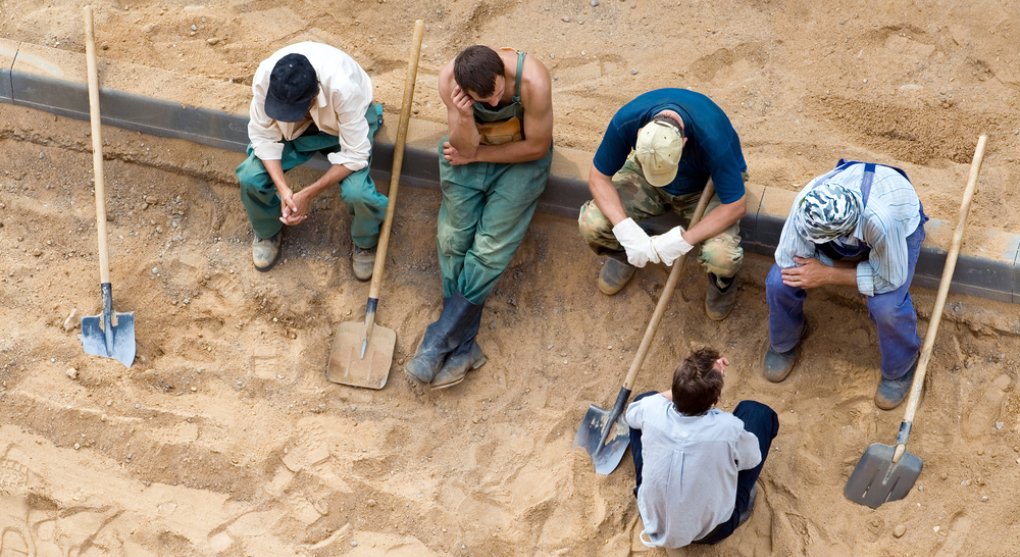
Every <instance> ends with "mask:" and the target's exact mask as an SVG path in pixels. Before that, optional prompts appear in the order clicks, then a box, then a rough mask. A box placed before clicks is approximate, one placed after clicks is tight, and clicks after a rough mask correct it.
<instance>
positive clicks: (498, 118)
mask: <svg viewBox="0 0 1020 557" xmlns="http://www.w3.org/2000/svg"><path fill="white" fill-rule="evenodd" d="M525 56H527V54H525V53H524V52H522V51H520V50H518V51H517V76H516V77H515V78H514V96H513V98H512V99H511V100H510V104H508V105H506V106H498V107H496V108H493V107H491V106H489V105H487V104H485V103H480V102H476V103H475V105H474V113H475V121H476V122H482V123H487V122H505V121H507V120H510V119H511V118H517V119H518V120H519V121H520V123H521V138H522V139H523V138H524V105H522V104H521V74H522V73H524V72H523V70H524V57H525Z"/></svg>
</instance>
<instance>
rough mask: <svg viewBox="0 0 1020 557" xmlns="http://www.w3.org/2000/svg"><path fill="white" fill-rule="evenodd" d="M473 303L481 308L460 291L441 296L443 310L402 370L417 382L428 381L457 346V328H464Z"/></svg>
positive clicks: (426, 330) (458, 338)
mask: <svg viewBox="0 0 1020 557" xmlns="http://www.w3.org/2000/svg"><path fill="white" fill-rule="evenodd" d="M474 307H478V308H481V306H475V305H474V304H472V303H471V302H469V301H468V299H467V298H465V297H464V296H461V295H460V294H454V295H453V296H451V297H449V298H445V299H443V312H442V313H441V314H439V319H437V320H436V321H435V322H434V323H432V324H431V325H429V326H428V328H427V329H425V335H424V336H423V337H422V339H421V344H419V345H418V351H417V352H416V353H415V355H414V357H413V358H411V360H410V361H408V362H407V363H406V364H404V373H406V374H407V375H408V377H410V378H412V379H414V380H415V381H418V382H419V383H431V382H432V380H433V379H434V378H435V377H436V374H437V373H439V370H440V369H441V368H442V367H443V364H444V363H445V362H446V357H447V356H448V355H449V354H450V353H451V352H453V351H454V350H455V349H456V348H457V347H458V346H460V343H461V340H462V337H459V336H458V335H457V332H458V331H461V330H463V329H464V327H465V318H467V317H470V315H469V312H470V311H471V310H472V309H473V308H474ZM479 311H480V310H479ZM475 331H476V332H477V329H475Z"/></svg>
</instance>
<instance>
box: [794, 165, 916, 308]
mask: <svg viewBox="0 0 1020 557" xmlns="http://www.w3.org/2000/svg"><path fill="white" fill-rule="evenodd" d="M822 177H823V176H819V177H816V178H814V179H813V180H811V182H810V183H808V185H807V187H805V188H804V189H803V190H802V191H801V192H800V194H798V195H797V198H796V199H795V200H794V201H793V206H792V207H791V208H790V216H789V217H787V219H786V224H785V225H784V226H783V233H782V235H781V236H780V238H779V245H778V246H777V247H776V264H777V265H779V267H780V268H783V269H786V268H789V267H793V266H795V265H796V263H794V261H793V258H794V257H814V258H817V259H819V260H820V261H822V262H823V263H825V264H827V265H832V264H833V262H832V260H831V259H830V258H829V257H827V256H826V255H825V254H824V253H822V252H821V250H819V249H818V246H817V245H815V244H814V243H812V242H811V240H809V239H807V238H804V237H801V236H800V235H798V234H797V231H796V229H795V228H794V225H793V213H794V211H796V210H797V207H799V206H800V202H801V200H802V199H803V198H804V196H805V195H807V193H808V192H809V191H811V188H813V187H814V186H815V183H816V182H818V180H819V179H821V178H822ZM863 178H864V164H855V165H852V166H850V167H848V168H846V169H844V170H843V171H841V172H840V173H838V174H836V175H835V176H832V177H830V178H828V179H827V180H826V182H828V183H833V182H834V183H837V184H839V185H841V186H843V187H845V188H847V189H848V190H850V191H851V192H852V193H853V194H854V195H856V196H858V199H860V195H861V181H862V179H863ZM920 207H921V201H920V200H919V199H918V198H917V192H915V191H914V187H913V186H912V185H911V184H910V182H909V181H907V180H906V179H905V178H904V177H903V176H902V175H901V174H900V173H898V172H896V171H895V170H893V169H891V168H888V167H885V166H881V165H879V166H877V167H876V168H875V178H874V181H873V182H872V184H871V194H870V195H869V197H868V205H867V207H865V208H864V211H863V214H862V215H861V219H860V221H859V222H858V223H857V226H856V227H855V228H854V230H853V232H852V233H851V234H850V235H849V236H844V237H842V238H840V239H839V240H837V241H838V242H839V243H841V244H843V245H846V246H855V245H861V244H863V245H866V246H868V247H870V248H871V252H870V254H869V256H868V258H867V259H866V260H864V261H861V262H860V263H858V264H857V289H858V290H860V292H861V294H864V295H865V296H874V295H875V294H882V293H885V292H891V291H893V290H896V289H897V288H899V287H900V286H902V285H903V284H904V283H905V282H907V280H909V279H910V277H909V276H907V271H908V265H907V236H909V235H910V234H912V233H913V232H914V230H916V229H917V225H918V224H920V222H921V215H920Z"/></svg>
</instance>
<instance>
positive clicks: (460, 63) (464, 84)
mask: <svg viewBox="0 0 1020 557" xmlns="http://www.w3.org/2000/svg"><path fill="white" fill-rule="evenodd" d="M505 71H506V67H505V66H504V65H503V59H502V58H500V57H499V54H497V53H496V51H495V50H492V49H491V48H489V47H487V46H484V45H480V44H476V45H474V46H469V47H467V48H465V49H464V50H462V51H461V52H460V54H458V55H457V58H455V59H454V60H453V79H454V81H456V82H457V85H460V88H461V89H463V90H464V91H465V92H472V93H474V94H476V95H478V96H479V97H482V98H485V97H488V96H491V95H492V93H493V92H494V91H495V90H496V77H497V76H500V75H503V73H504V72H505Z"/></svg>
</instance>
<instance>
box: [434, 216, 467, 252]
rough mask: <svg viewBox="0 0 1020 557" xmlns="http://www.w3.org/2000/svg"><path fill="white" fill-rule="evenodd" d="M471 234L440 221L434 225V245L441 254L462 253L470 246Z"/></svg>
mask: <svg viewBox="0 0 1020 557" xmlns="http://www.w3.org/2000/svg"><path fill="white" fill-rule="evenodd" d="M471 240H472V236H471V235H470V234H466V233H464V232H463V231H461V230H458V229H456V228H454V227H452V226H450V225H448V224H445V223H444V222H442V221H440V222H439V224H438V226H436V246H438V248H439V253H440V254H443V255H464V254H465V253H467V250H468V248H469V247H471Z"/></svg>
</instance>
